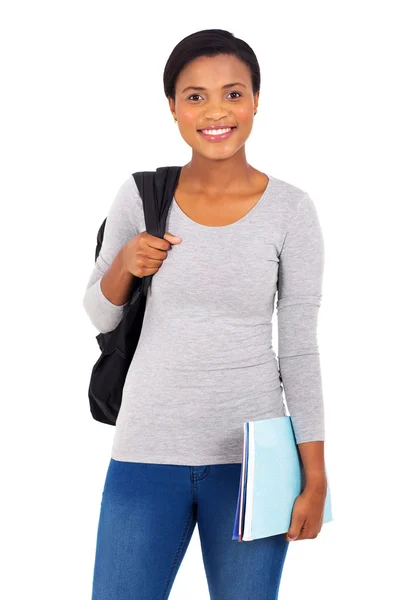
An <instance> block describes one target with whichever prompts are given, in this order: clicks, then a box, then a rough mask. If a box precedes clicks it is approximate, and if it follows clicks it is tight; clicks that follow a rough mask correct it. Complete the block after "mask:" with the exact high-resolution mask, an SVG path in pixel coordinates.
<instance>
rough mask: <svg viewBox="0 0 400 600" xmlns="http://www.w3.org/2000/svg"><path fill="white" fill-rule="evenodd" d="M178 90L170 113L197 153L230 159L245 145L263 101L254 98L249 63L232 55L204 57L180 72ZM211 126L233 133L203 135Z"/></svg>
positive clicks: (192, 62)
mask: <svg viewBox="0 0 400 600" xmlns="http://www.w3.org/2000/svg"><path fill="white" fill-rule="evenodd" d="M233 83H234V84H235V85H232V84H233ZM200 88H201V89H200ZM175 90H176V91H175V100H173V99H172V98H169V105H170V109H171V112H172V115H173V116H174V117H175V118H176V119H177V120H178V127H179V131H180V133H181V135H182V137H183V139H184V140H185V142H186V143H187V144H189V146H191V148H192V149H193V152H198V153H199V154H201V155H202V156H204V157H207V158H210V159H218V158H228V157H230V156H233V155H234V154H235V153H236V152H237V151H238V150H239V149H240V148H241V147H242V146H243V145H244V143H245V141H246V140H247V138H248V137H249V135H250V132H251V130H252V127H253V120H254V114H255V113H256V112H257V106H258V98H259V92H257V94H255V95H254V94H253V90H252V86H251V75H250V70H249V69H248V67H247V65H246V64H245V63H243V62H242V61H241V60H239V59H238V58H237V57H236V56H231V55H217V56H212V57H210V56H200V57H198V58H196V59H195V60H192V61H191V62H190V63H188V65H186V67H185V68H184V69H183V70H182V71H181V72H180V74H179V77H178V79H177V81H176V88H175ZM210 126H218V128H220V127H221V126H224V127H225V126H230V127H233V129H232V130H231V131H230V132H228V133H227V134H222V135H214V136H210V135H207V134H203V133H201V132H200V131H199V130H200V129H207V127H210ZM216 133H218V132H216Z"/></svg>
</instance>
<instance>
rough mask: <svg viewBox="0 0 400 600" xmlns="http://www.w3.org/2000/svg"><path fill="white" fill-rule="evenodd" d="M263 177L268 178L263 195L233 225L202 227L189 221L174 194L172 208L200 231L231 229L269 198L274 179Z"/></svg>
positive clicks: (200, 224) (269, 176)
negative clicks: (199, 228)
mask: <svg viewBox="0 0 400 600" xmlns="http://www.w3.org/2000/svg"><path fill="white" fill-rule="evenodd" d="M264 175H266V176H267V177H268V184H267V187H266V188H265V190H264V191H263V193H262V194H261V196H260V198H259V199H258V200H257V202H256V203H255V204H254V205H253V206H252V207H251V209H250V210H249V211H248V212H247V213H246V214H245V215H243V217H241V218H240V219H238V220H237V221H234V222H233V223H228V224H227V225H204V224H203V223H198V222H197V221H194V220H193V219H191V218H190V217H189V216H188V215H187V214H186V213H185V212H183V210H182V209H181V207H180V206H179V204H178V203H177V201H176V199H175V194H174V195H173V197H172V206H173V208H174V210H175V211H176V212H178V214H180V215H181V217H182V218H183V219H184V220H186V221H188V222H189V223H191V224H192V225H195V226H197V227H201V228H202V229H211V230H215V231H217V230H225V229H230V228H232V227H235V226H237V225H239V224H240V223H243V221H245V220H246V219H248V218H250V216H251V215H252V214H253V213H254V212H256V210H257V209H258V208H259V207H260V205H262V204H264V202H265V199H266V198H267V197H268V196H269V193H270V188H271V183H272V180H273V179H274V177H273V176H272V175H269V174H268V173H264Z"/></svg>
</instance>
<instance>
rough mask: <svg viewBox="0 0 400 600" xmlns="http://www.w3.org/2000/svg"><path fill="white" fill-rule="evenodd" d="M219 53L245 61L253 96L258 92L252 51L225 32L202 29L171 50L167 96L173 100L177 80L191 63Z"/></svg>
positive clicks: (257, 68)
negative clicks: (199, 58)
mask: <svg viewBox="0 0 400 600" xmlns="http://www.w3.org/2000/svg"><path fill="white" fill-rule="evenodd" d="M218 54H231V55H234V56H236V57H237V58H239V59H240V60H241V61H242V62H244V63H245V64H246V65H247V67H248V68H249V70H250V74H251V83H252V88H253V94H256V93H257V92H258V91H259V90H260V83H261V75H260V65H259V64H258V60H257V57H256V55H255V53H254V51H253V50H252V48H250V46H249V45H248V44H247V43H246V42H244V41H243V40H241V39H239V38H237V37H235V36H234V35H233V33H230V32H229V31H226V30H225V29H202V30H201V31H196V32H195V33H192V34H190V35H188V36H187V37H185V38H183V40H181V41H180V42H179V44H177V45H176V46H175V48H174V49H173V50H172V52H171V54H170V56H169V58H168V60H167V63H166V65H165V68H164V75H163V81H164V92H165V95H166V97H167V98H173V99H175V91H176V90H175V85H176V80H177V78H178V76H179V73H180V72H181V71H182V69H183V68H184V67H185V66H186V65H187V64H188V63H189V62H190V61H192V60H194V59H195V58H198V57H199V56H216V55H218Z"/></svg>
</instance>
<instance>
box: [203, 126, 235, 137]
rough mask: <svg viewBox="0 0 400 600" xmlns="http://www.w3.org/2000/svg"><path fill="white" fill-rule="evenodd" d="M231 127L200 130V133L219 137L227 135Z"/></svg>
mask: <svg viewBox="0 0 400 600" xmlns="http://www.w3.org/2000/svg"><path fill="white" fill-rule="evenodd" d="M231 129H232V127H227V128H226V129H202V133H205V134H206V135H221V133H228V131H230V130H231Z"/></svg>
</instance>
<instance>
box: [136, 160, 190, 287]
mask: <svg viewBox="0 0 400 600" xmlns="http://www.w3.org/2000/svg"><path fill="white" fill-rule="evenodd" d="M181 169H182V167H177V166H174V167H158V169H156V171H137V172H136V173H132V177H134V179H135V182H136V185H137V187H138V190H139V194H140V196H141V198H142V201H143V212H144V218H145V223H146V231H147V232H148V233H150V234H151V235H154V236H156V237H159V238H163V237H164V234H165V227H166V222H167V215H168V209H169V207H170V204H171V202H172V198H173V196H174V192H175V189H176V186H177V185H178V181H179V175H180V172H181ZM152 277H153V275H146V276H145V277H144V278H143V290H142V292H143V294H145V295H146V294H147V290H148V288H149V285H150V282H151V279H152Z"/></svg>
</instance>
